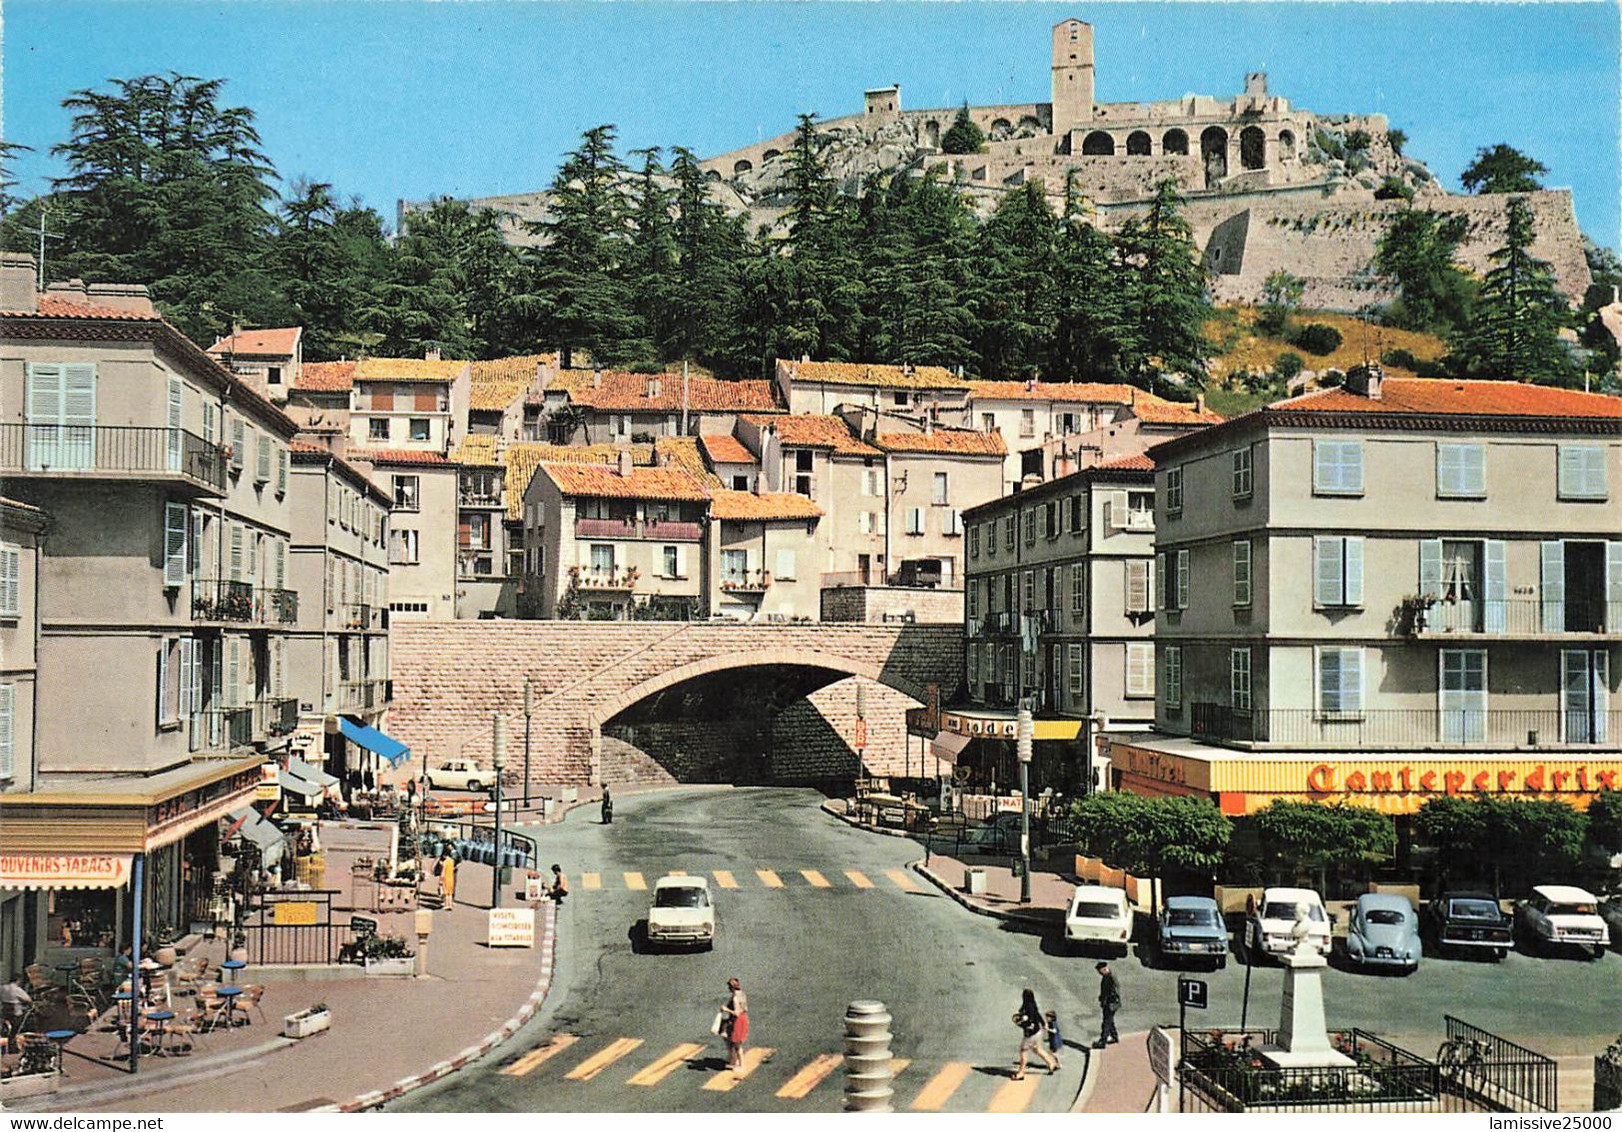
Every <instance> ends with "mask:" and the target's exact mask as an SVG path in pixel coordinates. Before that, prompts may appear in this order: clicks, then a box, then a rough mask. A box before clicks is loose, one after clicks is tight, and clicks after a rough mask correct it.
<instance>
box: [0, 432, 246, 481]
mask: <svg viewBox="0 0 1622 1132" xmlns="http://www.w3.org/2000/svg"><path fill="white" fill-rule="evenodd" d="M225 463H226V462H225V453H224V450H223V449H221V448H220V446H219V445H217V444H211V443H209V442H208V441H206V440H204V439H203V438H202V437H200V436H198V435H196V434H195V433H191V432H187V431H186V430H185V429H182V428H139V427H135V426H128V425H57V424H5V425H0V472H3V473H5V474H6V475H11V476H28V475H85V474H93V473H96V472H118V473H151V474H154V475H162V476H182V477H184V478H186V479H190V480H194V481H195V482H197V483H199V484H202V485H204V486H206V487H209V488H213V489H214V490H215V491H224V490H225V474H226V472H225Z"/></svg>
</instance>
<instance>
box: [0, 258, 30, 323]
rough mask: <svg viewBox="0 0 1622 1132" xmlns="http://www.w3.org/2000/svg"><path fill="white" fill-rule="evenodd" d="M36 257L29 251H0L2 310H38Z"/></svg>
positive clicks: (0, 307)
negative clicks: (35, 287)
mask: <svg viewBox="0 0 1622 1132" xmlns="http://www.w3.org/2000/svg"><path fill="white" fill-rule="evenodd" d="M36 270H37V268H36V267H35V264H34V257H33V256H31V255H29V254H28V253H27V252H4V253H0V310H8V311H37V310H39V295H38V293H36V292H35V290H34V281H35V278H36V276H35V272H36Z"/></svg>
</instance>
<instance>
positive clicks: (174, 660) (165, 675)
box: [154, 637, 180, 728]
mask: <svg viewBox="0 0 1622 1132" xmlns="http://www.w3.org/2000/svg"><path fill="white" fill-rule="evenodd" d="M179 653H180V641H179V640H178V639H176V638H174V637H170V638H168V639H167V640H162V641H159V642H158V679H157V685H156V693H157V694H156V696H155V697H154V698H155V700H156V703H157V712H156V715H157V725H158V726H159V727H160V728H162V727H164V726H166V725H168V724H172V723H174V722H175V719H176V712H177V711H178V705H177V703H176V700H177V699H178V692H179V687H178V685H179V683H180V664H179Z"/></svg>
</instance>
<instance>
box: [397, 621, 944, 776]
mask: <svg viewBox="0 0 1622 1132" xmlns="http://www.w3.org/2000/svg"><path fill="white" fill-rule="evenodd" d="M962 655H963V634H962V629H961V627H960V626H958V625H955V624H952V625H896V624H889V625H825V624H804V625H794V624H791V625H732V624H717V623H708V622H689V623H683V624H670V623H668V622H580V621H446V622H434V621H411V622H408V621H401V622H396V623H395V625H394V626H393V628H392V630H391V632H390V638H389V657H390V665H391V669H392V673H391V674H392V676H393V678H394V702H393V705H392V707H391V709H390V712H389V719H388V729H389V732H390V733H391V734H393V735H394V736H395V737H397V738H399V739H400V740H401V741H403V742H405V743H408V744H410V746H411V749H412V754H413V758H418V759H420V758H422V757H424V756H426V758H427V759H428V761H429V762H430V763H434V762H437V761H439V760H441V759H445V758H451V757H455V756H458V755H461V756H465V757H468V758H473V759H476V760H478V761H479V762H481V763H484V764H486V765H488V763H489V760H490V737H491V717H492V715H493V714H494V713H496V712H500V713H501V714H502V715H503V716H504V717H505V719H506V720H507V736H508V742H507V766H508V770H509V774H510V775H511V774H515V773H516V772H517V771H518V768H519V767H520V766H521V764H522V760H523V736H524V716H523V703H524V679H525V677H526V676H528V677H530V678H531V679H532V680H533V681H534V688H535V694H534V703H535V708H534V716H533V719H532V730H531V760H530V762H531V770H530V778H531V780H532V781H533V782H535V783H586V782H592V781H595V780H597V779H598V778H599V777H600V776H602V775H605V774H606V775H607V777H608V778H609V779H610V781H612V780H614V779H615V777H616V776H621V775H623V776H633V775H634V776H638V777H645V776H648V775H650V774H651V775H656V774H658V773H659V772H658V770H657V768H653V767H651V766H650V765H648V764H647V763H646V762H645V761H641V760H637V759H636V758H634V757H633V756H631V755H629V754H628V752H627V748H626V747H625V745H624V743H623V742H610V743H608V744H605V743H604V741H603V724H604V723H605V722H607V721H608V720H610V719H612V718H613V717H614V716H615V715H616V714H618V713H619V712H621V711H623V710H624V709H625V708H627V707H629V706H631V705H632V704H634V703H636V702H637V701H638V700H640V699H642V698H644V697H646V696H647V695H649V694H651V693H653V692H655V691H658V690H661V689H663V688H665V687H670V686H673V685H674V684H677V683H680V682H681V681H683V680H686V679H692V678H696V677H698V676H703V675H708V674H710V673H714V672H722V671H729V670H733V669H736V670H738V671H739V679H740V680H743V679H747V669H748V668H749V667H751V666H755V665H800V666H809V667H817V668H825V669H828V670H829V671H831V672H834V673H842V674H844V675H843V677H842V678H840V679H839V680H837V681H836V682H834V683H832V684H830V685H829V686H828V687H825V688H823V689H821V690H819V691H817V692H815V693H813V694H812V695H810V696H808V697H806V698H805V699H803V700H800V701H798V702H797V703H795V704H792V705H790V707H789V708H788V709H787V710H785V711H784V712H782V713H781V714H780V715H779V716H778V717H777V719H776V720H775V721H774V722H773V726H772V729H771V736H770V740H769V747H770V750H771V760H770V765H771V774H770V775H769V777H770V778H771V779H772V780H774V781H811V780H815V779H818V778H830V777H842V776H844V775H847V774H848V773H850V772H851V770H852V769H853V768H854V766H855V756H854V753H853V752H852V751H851V750H850V748H849V745H848V743H849V740H850V739H851V738H852V736H853V734H854V719H855V703H856V691H855V685H856V684H857V683H863V684H866V685H867V686H868V689H869V690H868V691H867V693H866V714H867V720H868V744H869V745H868V750H867V752H866V756H867V757H866V762H867V764H868V765H869V767H870V769H872V770H873V771H874V772H875V773H880V774H891V773H897V771H898V769H899V768H900V767H901V766H902V765H903V763H904V759H905V751H906V727H905V721H904V719H903V718H902V712H903V710H904V709H905V708H907V707H915V706H918V704H919V700H920V698H921V697H922V696H923V695H924V689H925V687H926V686H927V685H928V684H930V683H932V682H934V683H939V684H940V685H941V687H942V694H943V695H944V696H950V695H951V694H952V692H953V690H954V689H955V688H956V686H957V683H958V682H959V681H960V680H961V678H962V672H961V664H962ZM639 730H640V734H636V733H634V732H633V731H631V730H630V729H627V728H621V727H615V728H613V729H612V730H611V739H617V740H628V741H630V742H633V743H636V744H637V745H638V746H641V745H642V744H641V742H640V741H641V740H647V741H648V742H649V743H651V744H652V748H651V749H649V748H644V749H646V750H648V753H649V754H653V755H655V756H657V755H659V754H660V753H661V751H662V750H664V751H668V750H670V749H672V748H673V745H674V744H676V743H678V742H679V741H681V738H682V732H681V728H680V726H679V725H678V726H674V727H667V726H664V725H653V726H652V727H648V726H646V725H644V726H643V727H642V728H640V729H639ZM688 738H689V739H690V738H691V736H690V735H689V736H688ZM917 742H918V741H917V740H914V741H913V743H914V746H916V745H917ZM605 748H606V749H611V752H612V754H611V757H609V758H607V759H606V760H605V758H604V751H605ZM716 749H719V748H718V747H717V748H716ZM714 753H715V752H714V750H712V751H710V752H706V751H704V750H703V749H699V750H693V751H684V752H683V761H682V762H681V763H680V764H679V765H677V766H674V767H668V768H666V769H667V770H673V771H675V773H676V774H677V775H678V776H680V777H683V778H694V777H696V778H705V777H714V776H717V775H726V774H728V773H729V770H728V768H727V767H726V766H723V765H720V763H719V762H717V761H716V759H714V758H712V757H709V756H711V755H713V754H714ZM913 761H914V762H917V757H916V752H915V754H914V758H913ZM418 765H421V764H420V763H419V764H418ZM622 780H623V779H622Z"/></svg>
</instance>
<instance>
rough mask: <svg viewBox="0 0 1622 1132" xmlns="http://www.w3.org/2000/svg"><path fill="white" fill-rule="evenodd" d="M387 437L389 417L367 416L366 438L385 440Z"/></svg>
mask: <svg viewBox="0 0 1622 1132" xmlns="http://www.w3.org/2000/svg"><path fill="white" fill-rule="evenodd" d="M388 438H389V418H388V417H371V418H369V419H368V420H367V422H366V439H367V440H384V441H386V440H388Z"/></svg>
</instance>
